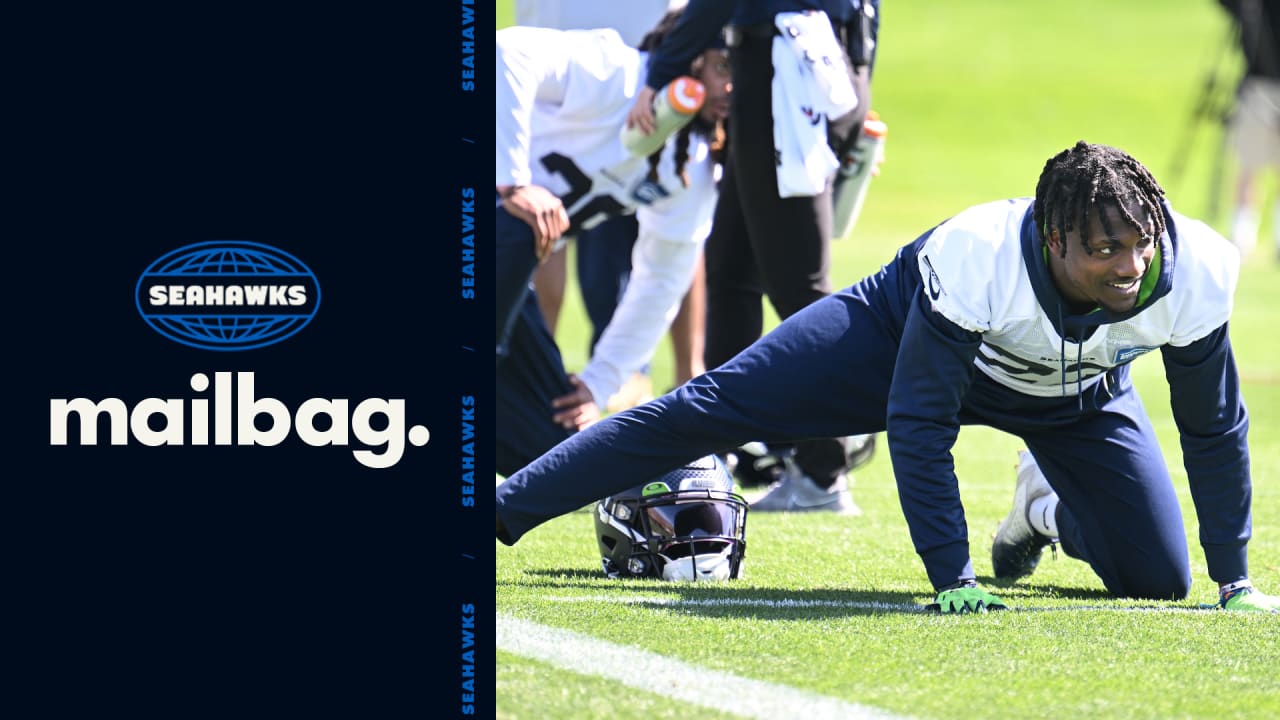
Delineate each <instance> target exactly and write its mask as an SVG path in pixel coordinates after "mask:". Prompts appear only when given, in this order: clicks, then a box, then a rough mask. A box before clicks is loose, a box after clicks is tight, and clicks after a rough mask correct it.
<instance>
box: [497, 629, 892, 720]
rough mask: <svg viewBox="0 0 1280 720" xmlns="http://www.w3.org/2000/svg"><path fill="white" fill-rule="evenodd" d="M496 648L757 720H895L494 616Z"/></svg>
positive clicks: (810, 695) (824, 698)
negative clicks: (795, 719) (874, 719)
mask: <svg viewBox="0 0 1280 720" xmlns="http://www.w3.org/2000/svg"><path fill="white" fill-rule="evenodd" d="M497 619H498V624H497V647H498V649H499V650H504V651H506V652H510V653H514V654H516V655H520V656H522V657H527V658H532V659H534V660H540V661H542V662H545V663H550V664H551V665H555V666H556V667H559V668H563V669H565V670H571V671H573V672H576V673H581V674H583V675H592V676H595V677H603V678H607V679H609V680H613V681H615V682H619V683H622V684H624V685H628V686H630V687H633V688H636V689H637V690H643V691H645V692H650V693H654V694H656V695H662V696H664V697H668V698H671V699H673V700H678V701H680V702H686V703H692V704H695V705H701V706H703V707H707V708H711V709H713V710H719V711H721V712H727V713H732V714H734V715H740V716H742V717H747V718H760V719H761V720H786V718H803V719H804V720H827V718H830V719H831V720H860V719H861V718H877V719H878V720H898V719H899V718H900V716H897V715H892V714H890V713H886V712H883V711H880V710H877V709H875V708H870V707H866V706H864V705H857V704H855V703H849V702H845V701H844V700H839V699H837V698H833V697H827V696H825V695H819V694H817V693H813V692H809V691H806V690H799V689H797V688H793V687H789V686H787V685H779V684H777V683H771V682H765V681H763V680H752V679H750V678H744V677H740V676H738V675H734V674H732V673H727V672H723V671H720V670H709V669H707V668H702V667H698V666H697V665H691V664H689V663H686V662H682V661H680V660H674V659H672V658H669V657H664V656H662V655H658V654H657V653H652V652H649V651H648V650H640V649H637V648H633V647H628V646H625V645H617V644H614V643H611V642H605V641H603V640H597V639H596V638H593V637H590V636H588V635H582V634H580V633H575V632H571V631H569V630H561V629H559V628H553V627H548V626H546V625H540V624H538V623H535V622H530V621H528V620H522V619H520V618H515V617H511V616H510V615H501V614H499V615H498V618H497Z"/></svg>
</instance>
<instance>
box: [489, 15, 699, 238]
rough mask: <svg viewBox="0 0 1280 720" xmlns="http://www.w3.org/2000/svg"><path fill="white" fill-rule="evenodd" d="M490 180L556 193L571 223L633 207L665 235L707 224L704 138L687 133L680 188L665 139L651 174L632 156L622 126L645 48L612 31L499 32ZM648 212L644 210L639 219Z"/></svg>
mask: <svg viewBox="0 0 1280 720" xmlns="http://www.w3.org/2000/svg"><path fill="white" fill-rule="evenodd" d="M497 51H498V56H499V57H498V68H499V75H498V78H497V95H498V97H497V107H498V117H497V144H498V165H497V177H496V184H497V185H513V184H514V185H527V184H530V183H532V184H534V185H541V186H543V187H546V188H547V189H549V190H551V191H552V192H554V193H555V194H556V195H559V196H560V197H561V198H562V199H563V200H564V201H565V208H566V210H567V211H568V213H569V217H570V218H571V220H572V221H573V226H574V228H575V229H585V228H590V227H592V226H593V225H595V224H596V223H599V222H600V221H601V220H604V219H605V218H607V217H610V216H613V215H620V214H624V213H627V212H633V211H634V212H637V214H638V219H639V220H640V222H641V224H642V225H647V226H648V227H649V229H650V231H652V232H655V233H658V234H659V235H661V236H662V237H663V238H664V239H666V240H669V241H678V240H684V241H688V242H700V241H701V240H703V239H705V238H706V236H707V233H708V232H710V229H711V212H712V210H713V208H714V207H715V174H714V165H713V163H712V161H711V156H710V148H709V147H708V145H707V142H706V140H705V139H703V138H702V137H701V136H699V135H697V134H693V135H692V136H691V141H690V143H689V149H688V153H689V160H688V162H687V163H686V165H685V172H686V173H687V175H688V178H689V186H688V187H687V188H686V187H684V185H683V184H682V183H681V180H680V178H679V177H678V176H677V175H676V173H675V143H673V142H668V143H667V146H666V148H665V149H664V150H663V156H662V159H661V161H660V162H659V165H658V181H657V182H656V183H655V182H651V181H649V180H647V179H646V175H647V174H648V172H649V161H648V158H637V157H632V156H631V154H630V153H628V152H627V150H626V148H625V147H623V145H622V129H623V127H624V125H625V123H626V117H627V113H628V112H629V111H630V110H631V106H632V105H633V104H634V103H635V97H636V93H637V92H638V91H639V90H640V88H641V87H642V86H643V85H644V79H645V61H646V56H645V55H644V54H643V53H641V52H640V51H638V50H636V49H635V48H632V47H629V46H628V45H626V44H625V43H623V42H622V40H621V38H619V37H618V34H617V33H616V32H614V31H613V30H568V31H564V30H548V29H544V28H526V27H512V28H506V29H503V30H499V31H498V43H497ZM646 216H647V217H646Z"/></svg>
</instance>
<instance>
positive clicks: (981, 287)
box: [496, 141, 1280, 612]
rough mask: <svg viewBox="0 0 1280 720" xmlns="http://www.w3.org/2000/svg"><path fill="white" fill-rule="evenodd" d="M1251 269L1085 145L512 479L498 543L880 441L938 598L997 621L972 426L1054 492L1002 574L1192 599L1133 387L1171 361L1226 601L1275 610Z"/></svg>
mask: <svg viewBox="0 0 1280 720" xmlns="http://www.w3.org/2000/svg"><path fill="white" fill-rule="evenodd" d="M1238 272H1239V257H1238V254H1237V253H1236V251H1235V249H1234V248H1233V247H1232V246H1231V244H1230V243H1228V242H1227V241H1226V240H1225V239H1224V238H1222V237H1221V236H1220V235H1218V234H1217V233H1216V232H1214V231H1213V230H1211V229H1210V228H1209V227H1208V226H1206V225H1205V224H1203V223H1201V222H1198V221H1195V220H1192V219H1190V218H1187V217H1185V216H1183V215H1180V214H1178V213H1177V212H1175V211H1174V210H1173V208H1172V207H1170V205H1169V204H1168V202H1167V201H1166V200H1165V198H1164V191H1163V190H1162V189H1161V188H1160V186H1159V185H1158V184H1157V183H1156V180H1155V179H1154V178H1153V177H1152V176H1151V174H1150V172H1148V170H1147V168H1146V167H1144V166H1143V165H1142V164H1141V163H1139V162H1138V161H1137V160H1135V159H1134V158H1132V157H1130V156H1129V155H1128V154H1126V153H1124V152H1123V151H1121V150H1118V149H1116V148H1114V147H1109V146H1106V145H1094V144H1089V143H1085V142H1083V141H1082V142H1079V143H1076V144H1075V145H1074V146H1072V147H1069V148H1067V149H1065V150H1063V151H1062V152H1060V153H1058V154H1057V155H1055V156H1053V157H1052V158H1050V159H1049V160H1048V162H1047V163H1046V164H1045V166H1044V168H1043V170H1042V171H1041V173H1040V177H1039V181H1038V183H1037V185H1036V192H1035V197H1034V198H1032V197H1023V198H1014V199H1009V200H1001V201H997V202H991V203H986V204H982V205H978V206H975V207H972V208H969V209H967V210H964V211H962V212H960V213H958V214H956V215H955V216H953V217H952V218H950V219H948V220H946V221H944V222H942V223H941V224H939V225H937V226H936V227H934V228H932V229H930V230H928V231H926V232H925V233H924V234H923V235H921V236H920V237H919V238H917V239H916V240H915V241H913V242H911V243H909V244H907V245H906V246H905V247H903V248H902V249H901V250H899V251H898V253H897V255H896V257H894V259H893V260H891V261H890V262H889V263H888V264H887V265H885V266H884V267H883V268H881V269H880V271H879V272H877V273H876V274H874V275H872V276H870V277H868V278H865V279H863V280H862V281H860V282H859V283H857V284H855V285H853V286H852V287H850V288H847V289H846V290H843V291H841V292H839V293H836V294H834V295H831V296H828V297H826V298H824V299H821V300H819V301H817V302H815V303H814V304H812V305H810V306H808V307H807V308H805V309H804V310H801V311H800V312H798V313H796V314H795V315H792V316H791V317H789V318H787V319H786V320H785V321H783V322H782V323H781V324H780V325H779V326H778V327H777V328H776V329H774V331H773V332H771V333H769V334H768V335H766V336H765V337H763V338H761V339H760V340H759V341H757V342H756V343H754V344H753V345H752V346H751V347H749V348H747V349H746V350H745V351H743V352H742V353H741V354H739V355H738V356H736V357H735V358H734V359H733V360H731V361H729V362H728V363H726V364H724V365H722V366H720V367H718V368H717V369H715V370H713V371H711V372H708V373H706V374H705V375H702V376H699V377H697V378H694V379H693V380H692V381H690V382H689V383H686V384H685V385H683V386H682V387H680V388H678V389H676V390H674V391H673V392H670V393H668V394H666V395H664V396H663V397H660V398H658V399H656V400H654V401H652V402H650V403H647V404H645V405H641V406H639V407H636V408H632V409H631V410H628V411H626V412H623V413H619V414H617V415H614V416H611V417H609V418H608V419H606V420H604V421H602V422H600V423H597V424H596V425H594V426H592V427H590V428H588V429H587V430H586V431H584V432H582V433H579V434H577V435H575V436H574V437H572V438H570V439H569V440H567V441H565V442H563V443H561V444H559V445H558V446H556V447H555V448H554V449H552V450H551V451H550V452H548V453H547V454H545V455H543V456H542V457H540V458H539V459H538V460H537V461H535V462H534V463H532V464H530V465H529V466H528V467H526V468H525V469H523V470H521V471H520V472H518V473H516V474H515V475H513V476H512V477H510V478H509V479H508V480H507V481H506V482H504V483H503V484H502V485H500V486H498V488H497V497H496V500H497V505H496V509H497V536H498V538H499V540H501V541H502V542H504V543H507V544H512V543H515V542H516V541H518V540H519V539H520V537H521V536H522V535H524V534H525V533H526V532H528V531H529V530H531V529H533V528H534V527H536V526H537V525H539V524H541V523H543V522H545V521H547V520H549V519H551V518H553V517H556V516H558V515H561V514H563V513H566V512H570V511H572V510H575V509H577V508H579V507H582V506H583V505H585V504H587V503H588V502H591V501H592V500H595V499H596V498H599V497H603V496H606V495H608V494H610V493H613V492H617V491H620V490H622V489H624V488H627V487H631V486H634V485H636V484H638V483H640V482H642V481H643V480H644V479H645V478H647V477H652V476H655V475H657V474H660V473H663V472H666V471H668V470H670V469H671V468H674V467H678V466H679V465H681V464H683V463H685V462H688V461H689V460H690V459H692V458H697V457H702V456H704V455H706V454H708V453H712V452H716V451H721V450H725V449H727V448H733V447H737V446H739V445H741V444H742V443H743V442H746V441H748V440H751V439H763V440H768V441H771V442H788V441H794V440H800V439H804V438H813V437H839V436H846V435H857V434H864V433H875V432H880V431H885V430H887V439H888V449H889V455H890V460H891V461H892V463H893V471H894V475H895V476H896V479H897V485H898V493H899V497H900V501H901V505H902V509H903V512H904V514H905V515H906V520H907V526H908V529H909V531H910V534H911V540H912V542H913V544H914V546H915V549H916V552H917V553H918V554H919V555H920V558H921V559H922V560H923V562H924V567H925V571H926V573H927V575H928V578H929V581H930V583H931V585H932V586H933V590H934V592H936V593H937V595H936V601H935V605H936V606H937V607H938V609H940V610H941V611H942V612H967V611H975V610H982V609H991V608H1002V607H1004V603H1003V602H1002V601H1001V600H1000V599H999V598H998V597H996V596H995V595H992V594H991V593H989V592H987V591H986V590H984V589H983V588H981V587H979V586H978V583H977V580H976V578H977V574H976V573H975V571H974V567H973V563H972V561H971V559H970V553H969V534H968V526H967V525H966V522H965V513H964V507H963V505H962V504H961V501H960V490H959V486H958V483H957V481H956V474H955V464H954V461H953V457H952V448H953V446H954V445H955V442H956V439H957V436H958V434H959V430H960V426H961V425H966V424H981V425H987V426H990V427H994V428H996V429H998V430H1002V431H1004V432H1008V433H1010V434H1013V435H1016V436H1018V437H1020V438H1021V439H1022V441H1023V442H1024V443H1026V447H1027V448H1028V450H1029V451H1030V453H1031V456H1032V457H1033V458H1034V460H1035V461H1036V464H1037V467H1038V472H1039V473H1040V475H1042V476H1043V477H1042V478H1039V479H1036V480H1035V485H1034V486H1033V484H1032V478H1031V477H1030V476H1031V473H1030V472H1029V471H1028V472H1026V473H1023V476H1024V477H1023V479H1022V480H1021V481H1020V482H1019V483H1018V485H1017V487H1016V488H1015V501H1016V503H1015V507H1014V509H1013V511H1012V512H1011V513H1010V517H1009V518H1006V521H1005V523H1004V525H1003V526H1002V527H1001V529H1000V532H999V534H998V536H997V539H996V543H995V547H993V548H992V557H993V564H994V566H995V570H996V573H997V574H998V575H1001V576H1004V577H1016V576H1018V575H1023V574H1026V573H1027V572H1030V571H1031V569H1033V568H1034V563H1035V560H1037V559H1038V557H1039V554H1040V552H1041V550H1042V549H1043V548H1044V546H1045V545H1047V541H1048V540H1049V539H1051V538H1053V537H1056V538H1057V539H1058V540H1059V541H1060V542H1061V546H1062V548H1063V550H1064V551H1065V552H1066V554H1067V555H1069V556H1071V557H1075V558H1079V559H1081V560H1083V561H1084V562H1087V563H1089V565H1090V567H1091V568H1092V569H1093V571H1094V572H1095V573H1096V574H1097V575H1098V577H1099V578H1100V579H1101V580H1102V583H1103V585H1104V586H1105V587H1106V588H1107V590H1108V591H1110V592H1111V593H1113V594H1114V595H1116V596H1118V597H1129V598H1148V599H1162V600H1175V599H1181V598H1184V597H1186V596H1187V595H1188V593H1189V592H1190V591H1191V566H1190V559H1189V551H1188V548H1187V541H1186V535H1185V531H1184V527H1183V521H1182V513H1181V509H1180V508H1179V505H1178V499H1177V495H1176V492H1175V490H1174V486H1173V481H1172V479H1171V477H1170V473H1169V469H1168V466H1167V465H1166V463H1165V459H1164V457H1163V455H1162V453H1161V449H1160V445H1159V443H1158V441H1157V437H1156V432H1155V430H1154V428H1153V426H1152V423H1151V421H1150V419H1149V418H1148V417H1147V414H1146V411H1145V409H1144V408H1143V405H1142V401H1141V399H1140V398H1139V396H1138V391H1137V389H1136V388H1135V387H1134V385H1133V382H1132V381H1131V378H1130V374H1129V364H1130V362H1132V361H1133V360H1134V359H1135V358H1137V357H1139V356H1141V355H1143V354H1145V353H1147V352H1154V351H1158V352H1159V353H1160V355H1161V359H1162V360H1163V363H1164V370H1165V377H1166V379H1167V381H1168V385H1169V389H1170V402H1171V406H1172V410H1173V419H1174V421H1175V423H1176V425H1177V428H1178V432H1179V435H1180V439H1181V446H1182V459H1183V466H1184V467H1185V469H1186V472H1187V477H1188V480H1189V483H1190V490H1191V496H1192V499H1193V501H1194V504H1195V511H1196V516H1197V518H1198V520H1199V528H1200V533H1199V536H1200V545H1201V548H1202V549H1203V551H1204V557H1205V560H1206V564H1207V567H1208V574H1209V577H1210V578H1212V579H1213V580H1214V582H1215V583H1216V584H1217V586H1218V589H1219V593H1220V595H1219V597H1220V602H1221V603H1222V605H1223V607H1225V608H1227V609H1229V610H1253V611H1264V612H1277V611H1280V599H1277V598H1276V597H1273V596H1268V595H1265V594H1263V593H1262V592H1260V591H1258V590H1257V589H1255V588H1253V587H1252V586H1251V585H1250V583H1249V566H1248V553H1247V544H1248V542H1249V538H1250V534H1251V502H1252V486H1251V478H1250V470H1249V447H1248V442H1247V434H1248V427H1249V416H1248V412H1247V411H1246V409H1245V403H1244V399H1243V398H1242V396H1241V392H1240V382H1239V377H1238V375H1237V372H1236V365H1235V357H1234V355H1233V352H1232V349H1231V340H1230V336H1229V333H1228V327H1227V326H1228V320H1229V318H1230V315H1231V308H1232V297H1233V295H1234V292H1235V287H1236V281H1237V275H1238ZM1049 491H1051V493H1050V492H1049ZM1049 494H1052V495H1053V496H1054V497H1053V498H1052V499H1049V500H1046V498H1047V497H1048V495H1049ZM1042 500H1043V501H1044V502H1042V503H1041V502H1038V501H1042ZM1055 501H1056V502H1055ZM1049 505H1052V507H1048V506H1049ZM1037 512H1040V513H1041V514H1040V515H1039V518H1038V519H1037V515H1036V513H1037ZM1049 522H1052V525H1050V524H1048V523H1049Z"/></svg>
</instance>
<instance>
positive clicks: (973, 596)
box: [926, 581, 1009, 615]
mask: <svg viewBox="0 0 1280 720" xmlns="http://www.w3.org/2000/svg"><path fill="white" fill-rule="evenodd" d="M926 609H928V610H933V611H936V612H940V613H952V614H956V615H963V614H965V613H985V612H987V611H988V610H991V611H995V610H1008V609H1009V606H1008V605H1005V604H1004V601H1003V600H1001V599H1000V598H998V597H996V596H995V595H992V594H991V593H989V592H987V591H986V590H983V589H982V588H980V587H978V584H977V583H976V582H972V581H970V582H968V583H963V584H961V585H959V586H958V587H951V588H944V589H943V590H941V591H940V592H939V593H938V597H937V599H935V600H934V601H933V604H932V605H929V606H928V607H927V608H926Z"/></svg>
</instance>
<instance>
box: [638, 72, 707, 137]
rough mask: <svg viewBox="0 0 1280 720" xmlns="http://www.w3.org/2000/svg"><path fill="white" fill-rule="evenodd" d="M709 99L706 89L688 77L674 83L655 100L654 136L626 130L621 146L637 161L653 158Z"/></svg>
mask: <svg viewBox="0 0 1280 720" xmlns="http://www.w3.org/2000/svg"><path fill="white" fill-rule="evenodd" d="M706 99H707V89H706V87H704V86H703V84H702V83H700V82H698V81H697V80H695V79H694V78H691V77H689V76H687V75H685V76H681V77H678V78H676V79H675V80H672V81H671V82H669V83H667V86H666V87H664V88H662V89H661V90H659V91H658V93H657V95H656V96H655V97H654V99H653V118H654V128H653V132H652V133H649V134H648V135H645V134H644V133H642V132H640V128H639V127H630V128H628V127H623V128H622V144H623V145H624V146H625V147H626V148H627V151H628V152H630V153H631V154H632V155H634V156H636V157H648V156H650V155H652V154H653V153H654V151H656V150H658V148H661V147H662V146H663V145H664V144H665V143H666V142H667V138H669V137H671V136H672V135H674V134H676V133H677V132H678V131H679V130H680V128H682V127H684V126H685V125H688V124H689V121H690V120H693V116H694V115H697V114H698V111H699V110H701V109H702V103H703V102H704V101H705V100H706Z"/></svg>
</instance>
